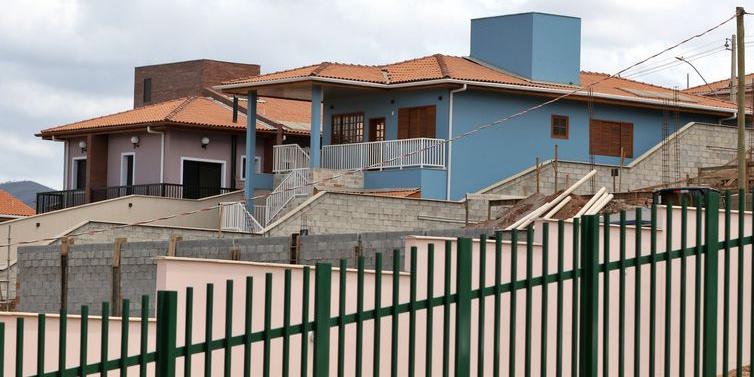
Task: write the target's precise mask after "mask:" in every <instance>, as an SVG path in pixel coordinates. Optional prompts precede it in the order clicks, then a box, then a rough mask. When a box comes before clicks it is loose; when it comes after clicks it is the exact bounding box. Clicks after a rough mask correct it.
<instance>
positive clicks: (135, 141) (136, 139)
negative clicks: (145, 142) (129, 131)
mask: <svg viewBox="0 0 754 377" xmlns="http://www.w3.org/2000/svg"><path fill="white" fill-rule="evenodd" d="M131 144H133V145H134V148H138V147H139V137H138V136H131Z"/></svg>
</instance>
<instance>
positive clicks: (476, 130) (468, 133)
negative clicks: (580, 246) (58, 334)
mask: <svg viewBox="0 0 754 377" xmlns="http://www.w3.org/2000/svg"><path fill="white" fill-rule="evenodd" d="M735 17H736V15H735V14H734V15H733V16H731V17H729V18H727V19H725V20H724V21H722V22H720V23H718V24H716V25H715V26H712V27H711V28H709V29H706V30H704V31H702V32H700V33H697V34H694V35H692V36H690V37H688V38H686V39H683V40H681V41H680V42H677V43H675V44H673V45H671V46H669V47H667V48H665V49H663V50H661V51H659V52H656V53H654V54H652V55H650V56H648V57H646V58H644V59H642V60H639V61H638V62H636V63H633V64H631V65H629V66H627V67H625V68H623V69H621V70H619V71H617V72H615V73H613V74H611V75H606V76H605V77H603V78H602V79H600V80H597V81H595V82H593V83H591V84H589V85H587V86H585V87H578V88H575V89H573V90H570V91H568V92H566V93H563V94H561V95H559V96H557V97H554V98H552V99H549V100H547V101H544V102H542V103H540V104H537V105H534V106H531V107H528V108H526V109H523V110H520V111H517V112H515V113H513V114H510V115H508V116H505V117H503V118H500V119H498V120H495V121H493V122H490V123H485V124H482V125H480V126H478V127H476V128H474V129H471V130H469V131H466V132H464V133H462V134H459V135H458V136H455V137H450V138H448V139H447V140H442V142H441V143H438V144H435V145H432V146H427V147H424V148H421V149H418V150H415V151H412V152H408V153H405V154H401V155H399V156H396V157H393V158H391V159H388V160H384V161H381V162H379V163H375V164H372V165H369V166H365V167H361V168H356V169H347V170H344V171H342V172H341V173H338V174H334V175H332V176H329V177H326V178H323V179H320V180H319V181H312V182H307V183H306V184H303V185H299V186H296V187H290V188H287V189H285V190H284V191H292V190H297V189H299V188H302V187H306V186H314V185H317V184H320V183H323V182H327V181H331V180H335V179H338V178H340V177H343V176H346V175H350V174H355V173H358V172H362V171H365V170H369V169H375V168H379V167H382V166H384V165H385V164H389V163H390V162H393V161H396V160H399V159H401V158H405V157H409V156H412V155H415V154H418V153H421V152H424V151H426V150H429V149H432V148H437V147H439V146H440V145H445V144H450V143H452V142H455V141H458V140H461V139H463V138H466V137H468V136H472V135H474V134H476V133H479V132H481V131H483V130H485V129H487V128H490V127H494V126H497V125H500V124H502V123H505V122H507V121H509V120H511V119H514V118H518V117H520V116H522V115H525V114H527V113H530V112H532V111H535V110H538V109H540V108H543V107H545V106H547V105H550V104H552V103H555V102H558V101H560V100H563V99H565V98H567V97H570V96H572V95H575V94H578V93H579V92H583V91H585V90H586V91H590V90H591V89H592V88H593V87H594V86H595V85H597V84H600V83H602V82H605V81H607V80H610V79H613V78H615V77H620V75H621V74H623V73H625V72H626V71H628V70H630V69H633V68H635V67H637V66H639V65H641V64H644V63H646V62H647V61H649V60H652V59H654V58H656V57H658V56H660V55H662V54H664V53H666V52H669V51H671V50H674V49H676V48H678V47H679V46H682V45H684V44H686V43H688V42H690V41H692V40H695V39H697V38H700V37H702V36H704V35H706V34H708V33H710V32H712V31H714V30H716V29H718V28H720V27H722V26H723V25H725V24H726V23H728V22H730V21H731V20H732V19H734V18H735ZM269 195H270V194H263V195H258V196H255V197H251V198H247V199H245V200H243V201H241V202H245V201H247V200H252V201H253V200H255V199H261V198H265V197H267V196H269ZM220 206H221V204H217V205H213V206H211V207H206V208H200V209H196V210H193V211H187V212H182V213H177V214H173V215H169V216H163V217H159V218H155V219H150V220H143V221H137V222H133V223H130V224H121V225H118V226H115V227H113V228H108V229H101V230H95V231H90V232H84V233H82V234H79V235H84V234H93V233H96V232H97V231H102V232H104V231H109V230H112V229H121V228H127V227H129V226H138V225H146V224H150V223H154V222H157V221H164V220H168V219H173V218H177V217H181V216H188V215H192V214H196V213H199V212H205V211H209V210H212V209H215V208H219V207H220ZM75 236H77V234H71V235H68V236H59V237H49V238H42V239H37V240H32V241H18V242H15V243H7V244H0V248H2V247H9V246H19V245H29V244H34V243H39V242H53V241H57V240H60V239H63V238H66V237H75Z"/></svg>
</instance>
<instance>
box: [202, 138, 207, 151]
mask: <svg viewBox="0 0 754 377" xmlns="http://www.w3.org/2000/svg"><path fill="white" fill-rule="evenodd" d="M208 144H209V138H208V137H206V136H205V137H203V138H202V149H207V145H208Z"/></svg>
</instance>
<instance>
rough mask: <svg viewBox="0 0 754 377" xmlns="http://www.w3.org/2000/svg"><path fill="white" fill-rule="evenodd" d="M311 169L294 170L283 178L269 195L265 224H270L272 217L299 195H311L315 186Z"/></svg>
mask: <svg viewBox="0 0 754 377" xmlns="http://www.w3.org/2000/svg"><path fill="white" fill-rule="evenodd" d="M311 183H312V171H311V169H308V168H307V169H296V170H292V171H291V172H290V173H288V175H286V176H285V178H283V180H282V181H281V182H280V184H279V185H278V186H277V187H275V190H274V191H273V192H272V193H270V195H269V196H267V200H266V206H265V217H264V221H265V226H267V225H270V223H271V222H272V219H274V218H275V216H277V215H278V213H280V211H281V210H282V209H283V207H285V205H286V204H288V202H290V201H291V200H293V198H295V197H297V196H309V195H311V194H312V192H313V190H314V187H313V186H312V185H311Z"/></svg>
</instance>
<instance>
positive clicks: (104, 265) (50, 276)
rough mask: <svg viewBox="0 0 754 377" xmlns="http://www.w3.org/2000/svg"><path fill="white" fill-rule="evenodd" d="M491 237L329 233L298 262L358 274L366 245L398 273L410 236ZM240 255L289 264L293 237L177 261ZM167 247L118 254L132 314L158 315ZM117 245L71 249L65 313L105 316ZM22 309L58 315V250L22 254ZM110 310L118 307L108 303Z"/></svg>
mask: <svg viewBox="0 0 754 377" xmlns="http://www.w3.org/2000/svg"><path fill="white" fill-rule="evenodd" d="M485 232H486V233H487V234H490V235H492V234H493V231H492V230H479V229H472V230H459V229H444V230H434V231H400V232H375V233H362V234H331V235H310V236H302V237H301V240H300V249H299V253H300V254H299V257H300V263H301V264H307V265H314V264H316V263H318V262H329V263H333V265H336V266H337V265H338V263H339V261H340V259H342V258H345V259H346V260H347V264H348V266H349V267H356V266H357V260H358V256H359V253H357V246H358V245H359V244H361V255H363V256H364V257H365V267H366V268H367V269H373V268H374V262H375V254H376V253H377V252H382V253H383V268H384V269H386V270H390V269H392V258H393V250H396V249H397V250H399V252H400V258H401V264H400V265H401V268H402V269H403V267H404V266H405V258H406V250H404V247H403V240H404V239H405V237H406V236H409V235H433V236H448V237H456V236H465V237H477V236H479V234H481V233H485ZM233 248H238V250H239V254H240V260H242V261H255V262H271V263H289V261H290V238H289V237H269V238H247V239H236V240H233V239H213V240H193V241H180V242H178V246H177V250H176V256H178V257H191V258H207V259H225V260H229V259H231V249H233ZM167 249H168V242H165V241H150V242H131V243H126V244H125V245H123V246H122V248H121V267H120V281H121V283H120V287H121V297H122V298H123V299H128V300H130V303H131V304H130V314H131V315H133V316H138V315H139V314H140V312H141V297H142V296H143V295H148V296H149V311H150V313H152V314H153V313H154V308H155V293H156V292H155V289H156V275H157V265H156V262H155V257H157V256H164V255H166V254H167ZM113 250H114V247H113V244H112V243H102V244H85V245H73V246H72V247H71V249H70V251H69V259H68V261H69V263H68V272H67V275H68V287H69V289H68V312H69V313H72V314H76V313H80V310H81V306H82V305H89V311H90V313H92V314H95V315H96V314H100V313H101V303H102V302H109V301H110V300H111V296H112V288H113V286H112V282H113V268H112V256H113ZM18 263H19V280H18V283H19V292H18V293H19V294H18V306H17V308H18V310H19V311H26V312H57V311H59V309H60V292H61V267H60V246H58V245H49V246H29V247H23V248H19V262H18ZM111 305H113V304H112V303H111Z"/></svg>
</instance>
